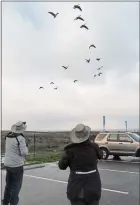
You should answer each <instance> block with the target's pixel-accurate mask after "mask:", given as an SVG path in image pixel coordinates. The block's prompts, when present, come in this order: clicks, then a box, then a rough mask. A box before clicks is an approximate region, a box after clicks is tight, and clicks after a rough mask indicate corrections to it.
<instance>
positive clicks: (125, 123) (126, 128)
mask: <svg viewBox="0 0 140 205" xmlns="http://www.w3.org/2000/svg"><path fill="white" fill-rule="evenodd" d="M125 129H126V132H127V121H125Z"/></svg>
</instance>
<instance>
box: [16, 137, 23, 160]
mask: <svg viewBox="0 0 140 205" xmlns="http://www.w3.org/2000/svg"><path fill="white" fill-rule="evenodd" d="M15 138H16V140H17V143H18V149H19V153H20V156H22V154H21V150H20V142H19V140H18V137H17V136H15Z"/></svg>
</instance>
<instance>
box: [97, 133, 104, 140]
mask: <svg viewBox="0 0 140 205" xmlns="http://www.w3.org/2000/svg"><path fill="white" fill-rule="evenodd" d="M105 136H106V134H99V135H98V136H97V138H96V140H97V141H102V140H103V139H104V138H105Z"/></svg>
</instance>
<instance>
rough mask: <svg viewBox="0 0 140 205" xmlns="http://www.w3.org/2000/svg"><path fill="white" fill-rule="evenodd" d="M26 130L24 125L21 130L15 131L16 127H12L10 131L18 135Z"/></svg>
mask: <svg viewBox="0 0 140 205" xmlns="http://www.w3.org/2000/svg"><path fill="white" fill-rule="evenodd" d="M26 128H27V126H26V125H24V126H23V127H22V129H20V130H17V129H16V125H13V126H12V128H11V131H12V132H14V133H17V134H19V133H23V132H24V131H25V130H26Z"/></svg>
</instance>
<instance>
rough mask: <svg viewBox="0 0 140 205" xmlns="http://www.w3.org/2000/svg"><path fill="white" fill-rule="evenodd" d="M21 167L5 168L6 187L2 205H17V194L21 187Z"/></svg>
mask: <svg viewBox="0 0 140 205" xmlns="http://www.w3.org/2000/svg"><path fill="white" fill-rule="evenodd" d="M22 179H23V166H22V167H13V168H11V167H6V186H5V191H4V199H3V204H4V205H8V204H9V203H10V205H17V204H18V201H19V197H18V195H19V192H20V189H21V186H22Z"/></svg>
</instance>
